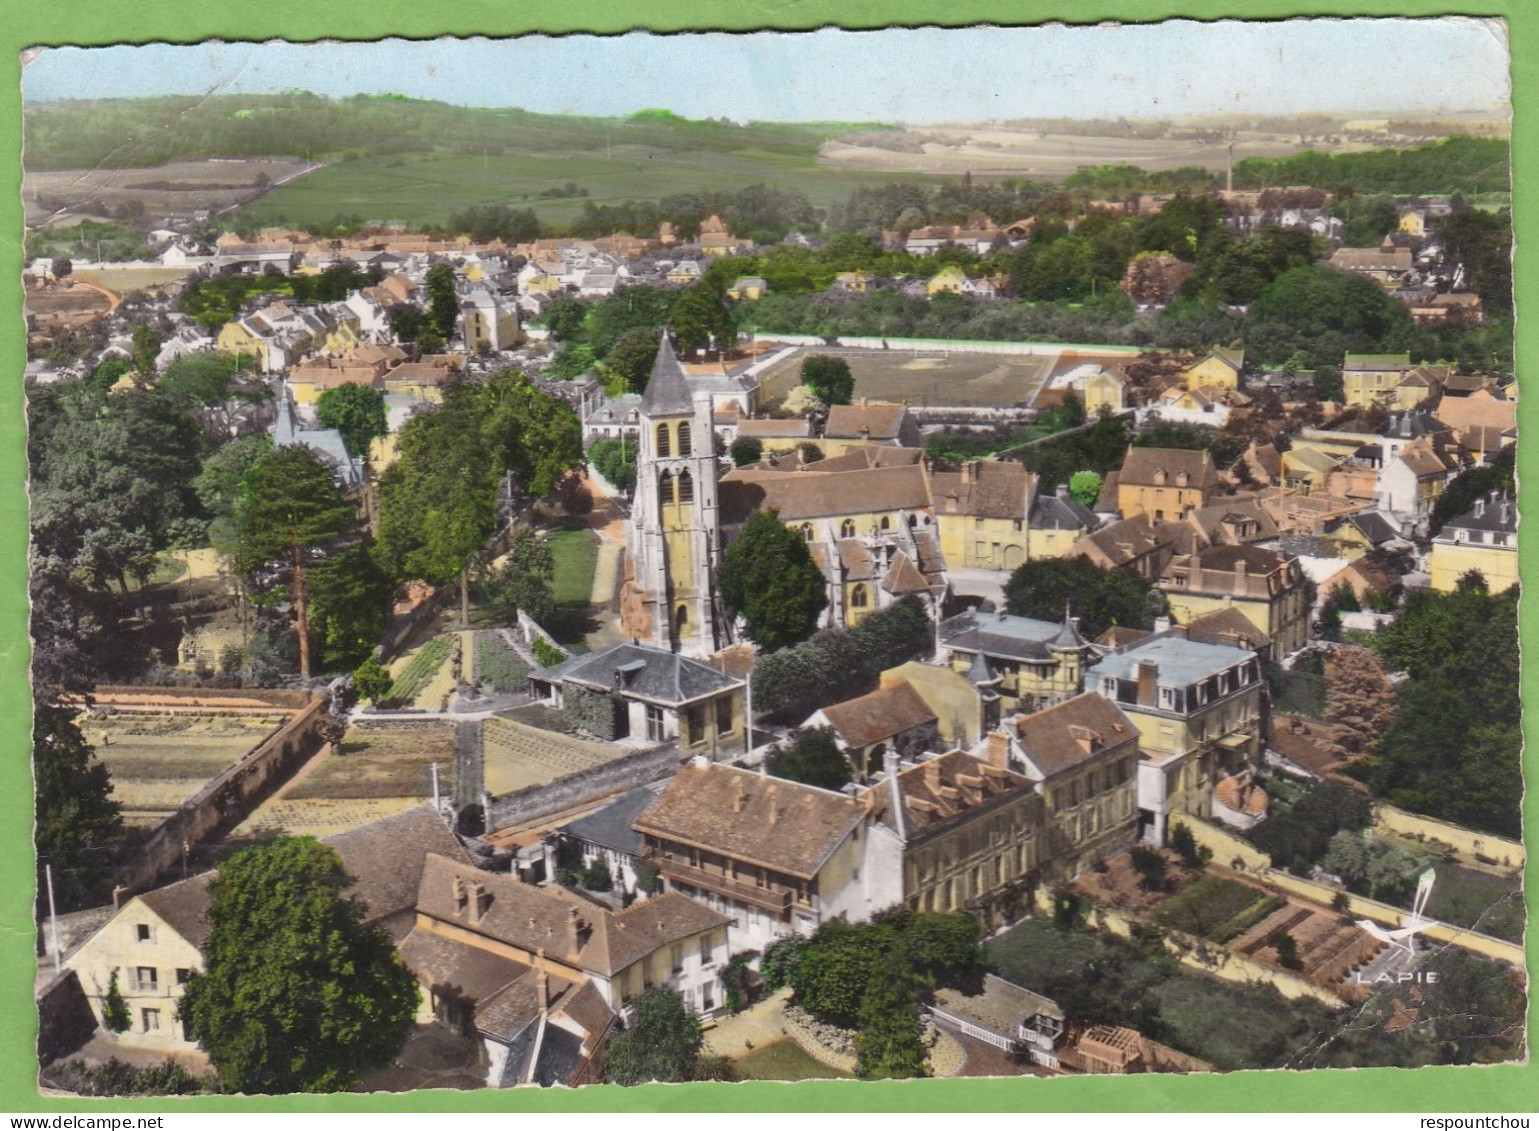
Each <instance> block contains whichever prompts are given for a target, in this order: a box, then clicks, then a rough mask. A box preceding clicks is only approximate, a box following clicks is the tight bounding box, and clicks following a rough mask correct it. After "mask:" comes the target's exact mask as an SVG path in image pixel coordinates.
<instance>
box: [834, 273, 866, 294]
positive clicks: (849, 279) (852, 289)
mask: <svg viewBox="0 0 1539 1131" xmlns="http://www.w3.org/2000/svg"><path fill="white" fill-rule="evenodd" d="M870 285H871V277H870V276H869V275H867V274H866V273H865V272H864V271H841V272H839V273H838V274H837V275H835V276H834V289H835V290H840V291H846V292H848V293H849V294H856V295H863V294H865V293H866V290H867V288H868V287H869V286H870Z"/></svg>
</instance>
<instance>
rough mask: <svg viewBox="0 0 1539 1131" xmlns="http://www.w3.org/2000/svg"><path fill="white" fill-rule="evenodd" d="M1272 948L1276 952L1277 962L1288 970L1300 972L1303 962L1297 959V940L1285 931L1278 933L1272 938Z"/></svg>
mask: <svg viewBox="0 0 1539 1131" xmlns="http://www.w3.org/2000/svg"><path fill="white" fill-rule="evenodd" d="M1272 947H1273V949H1275V950H1276V951H1277V961H1278V963H1279V964H1280V965H1281V966H1283V967H1284V968H1285V969H1288V970H1302V969H1303V968H1304V963H1303V961H1302V960H1301V959H1300V958H1299V944H1298V940H1297V939H1295V938H1294V937H1293V936H1292V935H1290V934H1289V933H1288V932H1287V931H1278V932H1277V933H1276V934H1275V935H1273V936H1272Z"/></svg>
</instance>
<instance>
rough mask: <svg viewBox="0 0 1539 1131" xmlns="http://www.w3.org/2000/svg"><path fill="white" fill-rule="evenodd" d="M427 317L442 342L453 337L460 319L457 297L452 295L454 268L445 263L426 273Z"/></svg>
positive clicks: (429, 269)
mask: <svg viewBox="0 0 1539 1131" xmlns="http://www.w3.org/2000/svg"><path fill="white" fill-rule="evenodd" d="M427 296H428V303H427V317H428V322H429V323H430V324H431V325H432V327H433V329H435V330H437V331H438V333H439V336H440V337H441V338H443V340H444V341H448V340H449V339H450V338H453V337H454V326H455V323H456V322H458V321H459V317H460V300H459V296H458V295H456V294H455V293H454V268H453V267H450V266H449V265H448V264H447V263H440V264H437V265H436V266H433V267H429V268H428V273H427Z"/></svg>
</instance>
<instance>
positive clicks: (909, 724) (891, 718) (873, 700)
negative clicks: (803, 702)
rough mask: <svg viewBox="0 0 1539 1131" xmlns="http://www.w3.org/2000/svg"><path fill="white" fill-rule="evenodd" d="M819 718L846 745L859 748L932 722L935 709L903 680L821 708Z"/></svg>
mask: <svg viewBox="0 0 1539 1131" xmlns="http://www.w3.org/2000/svg"><path fill="white" fill-rule="evenodd" d="M823 717H824V718H826V719H827V720H828V721H829V723H830V724H832V726H833V728H834V730H835V731H836V732H837V733H838V735H839V737H840V739H842V740H843V742H844V744H845V745H846V746H851V747H863V746H870V745H871V744H872V743H874V742H881V741H882V740H883V739H886V738H891V737H892V736H893V735H895V734H901V733H903V732H904V731H906V730H909V729H911V728H913V727H918V726H923V725H924V724H925V723H928V722H933V721H934V719H935V712H934V711H932V710H930V708H929V706H928V705H927V704H926V703H925V701H924V700H923V699H921V698H920V697H919V693H918V692H917V691H915V690H914V688H913V687H912V686H911V685H910V684H909V683H908V681H907V680H904V681H903V682H901V683H895V684H893V685H892V686H891V687H879V688H877V689H876V690H875V691H872V692H870V693H869V694H866V695H860V696H857V697H856V698H854V699H846V700H845V701H844V702H843V703H835V704H833V705H832V706H829V707H824V708H823Z"/></svg>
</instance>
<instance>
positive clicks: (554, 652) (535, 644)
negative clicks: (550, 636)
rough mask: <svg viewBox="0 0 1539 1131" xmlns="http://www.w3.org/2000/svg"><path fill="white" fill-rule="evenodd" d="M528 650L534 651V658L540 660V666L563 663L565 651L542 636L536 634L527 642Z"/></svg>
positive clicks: (553, 665) (545, 666)
mask: <svg viewBox="0 0 1539 1131" xmlns="http://www.w3.org/2000/svg"><path fill="white" fill-rule="evenodd" d="M529 650H530V651H531V652H533V653H534V658H535V659H536V660H538V661H540V666H541V667H542V668H553V667H555V666H556V665H557V664H560V663H564V662H565V660H566V653H564V652H562V651H561V649H559V648H557V647H556V646H555V645H554V644H552V643H550V642H549V641H548V640H546V639H545V638H544V637H543V636H536V637H535V638H534V639H533V640H531V641H530V642H529Z"/></svg>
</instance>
